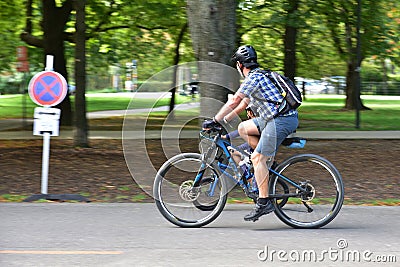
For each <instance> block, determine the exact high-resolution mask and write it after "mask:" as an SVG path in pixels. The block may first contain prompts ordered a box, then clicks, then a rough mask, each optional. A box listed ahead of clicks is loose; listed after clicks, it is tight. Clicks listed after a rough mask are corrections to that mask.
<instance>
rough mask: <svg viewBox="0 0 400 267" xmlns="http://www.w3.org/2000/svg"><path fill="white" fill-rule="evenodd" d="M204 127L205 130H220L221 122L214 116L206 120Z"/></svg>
mask: <svg viewBox="0 0 400 267" xmlns="http://www.w3.org/2000/svg"><path fill="white" fill-rule="evenodd" d="M202 127H203V131H211V130H220V129H221V124H220V123H219V122H217V121H215V120H214V118H213V119H212V120H206V121H204V122H203V125H202Z"/></svg>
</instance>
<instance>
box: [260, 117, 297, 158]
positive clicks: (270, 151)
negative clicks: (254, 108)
mask: <svg viewBox="0 0 400 267" xmlns="http://www.w3.org/2000/svg"><path fill="white" fill-rule="evenodd" d="M253 121H254V123H255V125H256V126H257V128H258V129H259V131H260V132H261V136H260V141H259V142H258V145H257V147H256V149H255V150H254V151H257V152H258V153H260V154H262V155H264V156H275V154H276V151H277V150H278V147H279V145H280V144H281V143H282V142H283V140H285V138H286V137H287V136H288V135H289V134H291V133H294V132H295V131H296V129H297V126H298V124H299V120H298V114H297V112H296V113H295V114H293V115H288V116H278V117H276V118H275V119H272V120H269V121H266V120H264V119H262V118H259V117H257V118H254V119H253Z"/></svg>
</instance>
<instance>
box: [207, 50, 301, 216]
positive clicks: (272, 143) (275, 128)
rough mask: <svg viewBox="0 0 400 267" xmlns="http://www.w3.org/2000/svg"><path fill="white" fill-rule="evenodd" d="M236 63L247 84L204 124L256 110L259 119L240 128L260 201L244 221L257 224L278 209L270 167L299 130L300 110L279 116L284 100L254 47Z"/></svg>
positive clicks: (239, 53) (241, 53)
mask: <svg viewBox="0 0 400 267" xmlns="http://www.w3.org/2000/svg"><path fill="white" fill-rule="evenodd" d="M232 61H233V62H234V63H235V64H236V68H237V70H238V71H239V73H240V74H241V75H242V77H243V78H244V81H243V83H242V84H241V85H240V87H239V89H238V90H237V92H236V93H235V94H234V96H233V98H232V99H231V100H228V101H227V102H226V104H225V105H224V106H223V107H222V108H221V109H220V111H219V112H218V113H217V114H216V115H215V116H214V118H213V120H210V121H206V122H204V124H203V128H211V127H213V126H214V125H215V124H218V123H221V124H227V123H228V122H229V121H230V120H232V119H233V118H235V117H237V115H238V114H239V113H241V112H242V111H243V110H244V109H245V107H246V106H247V104H248V103H251V104H252V105H253V106H254V107H255V108H256V113H257V114H258V116H257V117H256V118H254V119H252V120H247V121H243V122H241V123H240V124H239V126H238V130H239V134H240V136H241V137H242V138H243V139H244V140H245V141H246V142H248V143H249V144H250V146H251V147H253V148H254V152H253V154H252V155H251V160H252V162H253V166H254V175H255V178H256V182H257V185H258V188H259V198H258V200H257V203H256V205H255V207H254V209H253V210H252V211H251V212H250V213H249V214H248V215H246V216H245V217H244V220H246V221H256V220H258V219H259V218H260V217H261V216H262V215H265V214H268V213H270V212H272V211H274V209H275V208H274V205H273V204H272V202H271V200H270V198H269V197H268V180H269V171H268V165H267V164H270V163H272V161H273V157H274V156H275V153H276V150H277V148H278V146H279V145H280V144H281V143H282V141H283V140H284V139H285V138H286V137H287V136H288V135H289V134H291V133H293V132H294V131H295V130H296V128H297V126H298V114H297V111H296V110H289V111H288V112H286V113H285V114H279V111H280V107H281V106H282V105H284V99H283V96H282V94H281V93H280V91H279V89H278V88H276V87H275V86H274V84H273V83H272V82H271V81H270V80H269V79H268V78H267V77H266V76H265V75H264V74H263V73H261V72H260V68H259V64H258V62H257V53H256V51H255V49H254V48H253V47H252V46H250V45H244V46H240V47H239V48H238V49H237V50H236V52H235V53H234V55H233V56H232ZM281 103H282V104H281ZM260 133H261V135H260Z"/></svg>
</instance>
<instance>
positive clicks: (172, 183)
mask: <svg viewBox="0 0 400 267" xmlns="http://www.w3.org/2000/svg"><path fill="white" fill-rule="evenodd" d="M201 159H202V155H201V154H198V153H182V154H179V155H176V156H174V157H172V158H171V159H169V160H167V161H166V162H165V163H164V164H163V165H162V166H161V168H160V169H159V171H158V172H157V175H156V178H155V180H154V187H153V194H154V199H155V203H156V206H157V208H158V210H159V211H160V213H161V214H162V215H163V217H164V218H165V219H167V220H168V221H169V222H171V223H173V224H175V225H177V226H180V227H186V228H187V227H202V226H205V225H207V224H209V223H211V222H212V221H214V220H215V219H216V218H217V217H218V216H219V215H220V213H221V212H222V210H223V209H224V207H225V204H226V201H227V191H226V184H225V179H223V178H222V177H221V176H222V175H221V173H220V171H219V169H218V167H217V166H216V165H215V164H214V163H211V164H208V165H207V167H206V170H205V172H204V175H205V177H203V179H204V182H201V183H200V186H199V187H198V188H196V189H197V190H198V191H196V193H193V192H194V191H191V188H190V186H191V185H192V184H193V179H194V178H195V176H196V174H197V171H198V170H199V168H200V165H201V162H202V161H201ZM217 178H218V179H217ZM214 182H216V183H217V184H215V195H213V196H210V195H209V194H208V191H207V189H209V188H208V186H212V185H214V184H213V183H214ZM204 190H205V191H204Z"/></svg>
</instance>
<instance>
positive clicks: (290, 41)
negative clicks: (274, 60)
mask: <svg viewBox="0 0 400 267" xmlns="http://www.w3.org/2000/svg"><path fill="white" fill-rule="evenodd" d="M298 8H299V1H298V0H289V8H288V10H287V19H286V28H285V36H284V46H285V58H284V68H285V70H284V71H285V76H286V77H288V78H289V79H291V80H292V81H294V77H295V76H296V65H297V60H296V38H297V28H296V26H295V25H296V23H295V17H294V16H295V14H296V11H297V9H298Z"/></svg>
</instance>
